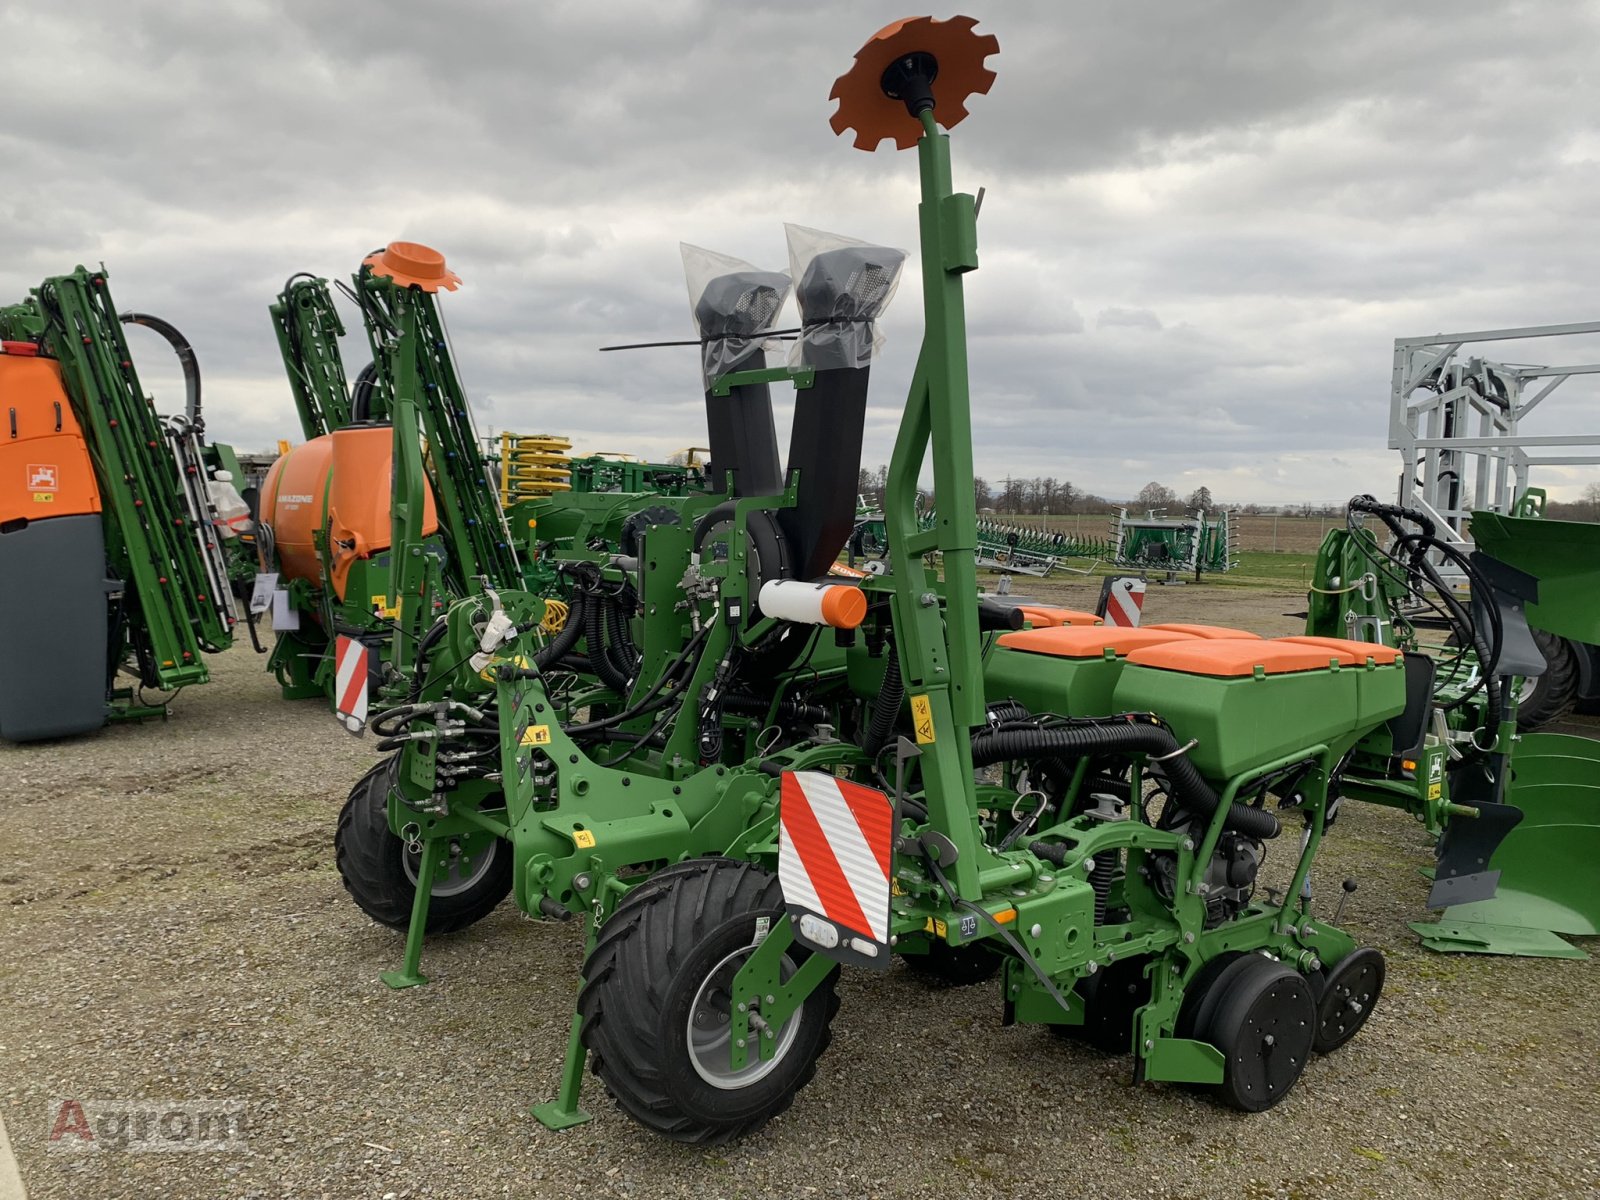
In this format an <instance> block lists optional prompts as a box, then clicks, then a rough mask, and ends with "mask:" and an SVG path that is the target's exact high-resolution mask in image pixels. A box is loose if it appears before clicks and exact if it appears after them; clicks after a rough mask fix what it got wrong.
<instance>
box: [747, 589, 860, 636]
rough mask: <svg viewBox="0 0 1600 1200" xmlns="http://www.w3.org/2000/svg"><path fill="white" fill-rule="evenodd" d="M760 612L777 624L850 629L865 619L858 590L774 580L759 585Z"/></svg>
mask: <svg viewBox="0 0 1600 1200" xmlns="http://www.w3.org/2000/svg"><path fill="white" fill-rule="evenodd" d="M761 611H762V613H763V614H764V615H766V616H769V617H776V618H777V619H778V620H780V621H795V622H797V623H799V624H801V625H831V626H832V627H833V628H834V629H854V628H855V627H856V626H857V625H859V624H861V622H862V621H863V620H865V619H866V616H867V597H866V594H865V593H864V592H862V590H861V589H860V588H858V587H852V586H850V585H849V584H839V583H806V582H804V581H802V580H798V579H774V580H773V581H772V582H770V583H764V584H762V585H761Z"/></svg>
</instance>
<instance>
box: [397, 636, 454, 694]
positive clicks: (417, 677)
mask: <svg viewBox="0 0 1600 1200" xmlns="http://www.w3.org/2000/svg"><path fill="white" fill-rule="evenodd" d="M449 627H450V623H449V622H448V621H447V620H445V618H443V617H440V618H439V619H438V620H437V621H435V622H434V623H433V624H432V625H430V626H429V627H428V632H427V633H425V634H423V635H422V637H421V638H420V639H418V641H417V659H416V665H415V666H413V667H412V670H411V687H410V688H409V689H407V691H406V699H407V701H408V702H410V703H415V702H416V700H417V698H418V697H420V696H421V695H422V684H423V682H424V680H425V679H426V678H427V672H426V669H425V665H424V664H426V662H427V660H428V651H429V650H432V649H433V647H434V646H435V645H437V644H438V641H439V639H440V638H442V637H443V636H444V635H445V630H447V629H448V628H449Z"/></svg>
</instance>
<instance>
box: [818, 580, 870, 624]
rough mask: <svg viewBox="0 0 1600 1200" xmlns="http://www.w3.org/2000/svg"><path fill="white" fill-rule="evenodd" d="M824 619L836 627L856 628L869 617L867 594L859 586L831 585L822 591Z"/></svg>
mask: <svg viewBox="0 0 1600 1200" xmlns="http://www.w3.org/2000/svg"><path fill="white" fill-rule="evenodd" d="M822 619H823V620H824V621H826V622H827V623H828V624H829V625H832V626H833V627H834V628H835V629H854V628H855V627H856V626H857V625H860V624H861V622H863V621H865V620H866V619H867V596H866V593H865V592H863V591H862V590H861V589H860V588H858V587H844V586H840V587H831V588H828V589H827V590H826V591H824V592H823V593H822Z"/></svg>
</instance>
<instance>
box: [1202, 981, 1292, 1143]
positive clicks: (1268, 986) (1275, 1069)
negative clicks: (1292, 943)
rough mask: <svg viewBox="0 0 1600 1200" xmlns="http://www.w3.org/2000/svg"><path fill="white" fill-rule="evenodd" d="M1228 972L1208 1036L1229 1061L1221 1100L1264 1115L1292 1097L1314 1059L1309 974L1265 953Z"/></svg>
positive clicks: (1225, 1065) (1220, 1090)
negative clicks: (1280, 1102)
mask: <svg viewBox="0 0 1600 1200" xmlns="http://www.w3.org/2000/svg"><path fill="white" fill-rule="evenodd" d="M1241 961H1242V963H1243V964H1244V965H1243V966H1242V967H1237V968H1236V969H1234V970H1230V971H1228V972H1227V975H1228V977H1229V978H1228V981H1227V986H1226V988H1223V989H1218V990H1219V991H1220V993H1221V994H1220V996H1219V999H1218V1001H1217V1006H1216V1009H1215V1011H1214V1012H1213V1013H1212V1014H1211V1028H1210V1031H1209V1032H1210V1037H1209V1038H1207V1040H1208V1041H1210V1042H1211V1044H1212V1045H1214V1046H1215V1047H1216V1048H1217V1049H1218V1050H1220V1051H1222V1056H1223V1059H1224V1062H1223V1066H1222V1082H1221V1083H1219V1084H1217V1085H1216V1092H1215V1094H1216V1096H1217V1099H1219V1100H1221V1101H1222V1103H1223V1104H1226V1105H1227V1106H1228V1107H1229V1108H1232V1109H1236V1110H1238V1111H1239V1112H1263V1111H1265V1110H1266V1109H1269V1108H1271V1107H1272V1106H1273V1105H1275V1104H1277V1103H1278V1102H1279V1101H1280V1100H1282V1099H1283V1098H1284V1097H1285V1096H1287V1095H1288V1094H1289V1090H1290V1089H1291V1088H1292V1087H1294V1085H1295V1082H1296V1081H1297V1080H1298V1079H1299V1078H1300V1073H1301V1072H1302V1071H1304V1070H1305V1066H1306V1061H1307V1060H1308V1059H1309V1058H1310V1057H1311V1043H1312V1040H1313V1038H1314V1037H1315V1034H1316V1020H1317V1005H1316V1000H1315V999H1314V998H1313V997H1312V994H1311V985H1310V984H1309V983H1307V982H1306V979H1305V976H1303V975H1301V974H1300V972H1298V971H1296V970H1295V969H1294V968H1293V967H1291V966H1289V965H1287V964H1286V963H1282V962H1276V961H1274V960H1273V959H1270V958H1266V957H1263V956H1262V955H1259V954H1253V955H1249V956H1247V957H1246V958H1244V959H1243V960H1241Z"/></svg>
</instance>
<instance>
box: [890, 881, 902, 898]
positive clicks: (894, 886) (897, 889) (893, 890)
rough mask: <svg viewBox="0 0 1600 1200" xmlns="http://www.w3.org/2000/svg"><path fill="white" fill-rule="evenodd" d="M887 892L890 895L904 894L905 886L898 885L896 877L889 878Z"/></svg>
mask: <svg viewBox="0 0 1600 1200" xmlns="http://www.w3.org/2000/svg"><path fill="white" fill-rule="evenodd" d="M889 894H890V895H891V896H904V895H905V894H906V890H905V888H903V887H901V886H900V881H899V880H898V879H891V880H889Z"/></svg>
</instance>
